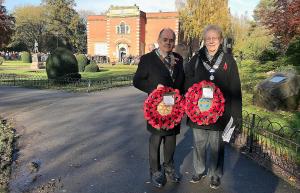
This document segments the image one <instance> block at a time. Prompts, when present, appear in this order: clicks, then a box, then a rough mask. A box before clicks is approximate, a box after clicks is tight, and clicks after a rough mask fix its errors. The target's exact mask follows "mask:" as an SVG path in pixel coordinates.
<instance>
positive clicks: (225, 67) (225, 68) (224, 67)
mask: <svg viewBox="0 0 300 193" xmlns="http://www.w3.org/2000/svg"><path fill="white" fill-rule="evenodd" d="M227 67H228V66H227V63H225V64H224V66H223V69H224V70H225V71H226V70H227Z"/></svg>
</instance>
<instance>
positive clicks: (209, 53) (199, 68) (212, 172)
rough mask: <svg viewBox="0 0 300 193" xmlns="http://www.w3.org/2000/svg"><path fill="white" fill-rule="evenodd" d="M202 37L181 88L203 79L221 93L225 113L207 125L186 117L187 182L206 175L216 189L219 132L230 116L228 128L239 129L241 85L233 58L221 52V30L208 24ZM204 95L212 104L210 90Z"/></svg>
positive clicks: (221, 145) (220, 159)
mask: <svg viewBox="0 0 300 193" xmlns="http://www.w3.org/2000/svg"><path fill="white" fill-rule="evenodd" d="M203 37H204V47H202V48H201V49H200V50H199V52H198V53H197V54H196V55H194V56H193V57H192V59H191V61H190V62H189V63H187V65H186V71H185V73H186V82H185V88H186V89H188V88H189V87H191V86H192V85H193V84H194V83H198V82H201V81H203V80H206V81H210V82H212V83H214V84H215V85H216V86H217V87H218V88H219V89H220V90H221V92H222V93H223V96H224V98H225V108H224V109H225V110H224V113H223V115H222V116H221V117H219V118H218V119H217V121H216V122H215V123H213V124H209V125H198V124H197V123H195V122H193V121H192V120H190V119H189V118H188V121H187V125H188V126H189V127H191V128H192V130H193V138H194V149H193V165H194V170H195V172H194V175H193V177H192V179H191V181H190V182H192V183H198V182H199V181H200V180H201V179H202V178H204V177H205V176H206V175H207V174H209V176H210V187H211V188H213V189H217V188H218V187H219V186H220V184H221V177H222V175H223V165H224V142H223V141H222V137H221V136H222V133H223V130H224V129H225V127H226V125H227V123H229V120H230V118H231V117H232V118H233V124H232V125H231V126H230V127H235V129H239V127H240V126H241V117H242V95H241V84H240V78H239V73H238V68H237V65H236V62H235V60H234V58H233V56H232V55H231V54H230V53H224V52H223V50H222V45H221V43H222V40H223V36H222V30H221V28H220V27H219V26H217V25H208V26H207V27H206V28H205V29H204V32H203ZM202 92H203V93H204V88H202ZM205 92H206V93H208V94H206V95H210V96H211V97H212V98H209V100H210V101H212V99H213V97H215V96H213V90H212V89H209V88H208V89H207V88H206V89H205ZM209 92H210V93H212V94H209ZM203 93H202V96H203V95H204V94H203ZM205 99H206V98H205ZM200 100H201V99H200ZM200 100H199V101H200ZM207 157H210V161H209V162H208V163H207V162H206V160H207ZM206 166H208V168H206Z"/></svg>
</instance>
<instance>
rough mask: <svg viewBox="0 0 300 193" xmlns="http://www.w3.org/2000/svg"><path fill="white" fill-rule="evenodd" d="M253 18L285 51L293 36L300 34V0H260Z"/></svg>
mask: <svg viewBox="0 0 300 193" xmlns="http://www.w3.org/2000/svg"><path fill="white" fill-rule="evenodd" d="M254 13H255V18H256V19H257V20H258V21H259V22H260V23H261V24H263V25H264V26H266V27H267V28H268V29H269V30H270V31H271V33H272V34H274V36H275V38H276V39H277V40H278V41H279V43H280V44H278V45H280V46H281V47H280V50H281V51H282V52H284V51H286V49H287V46H288V44H289V42H290V41H291V40H292V39H293V37H295V36H297V35H299V34H300V19H299V17H300V0H262V1H261V2H260V4H259V5H258V6H257V8H256V9H255V12H254Z"/></svg>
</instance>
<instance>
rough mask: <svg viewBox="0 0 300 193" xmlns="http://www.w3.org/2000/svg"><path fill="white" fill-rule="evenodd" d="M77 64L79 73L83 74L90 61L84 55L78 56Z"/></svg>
mask: <svg viewBox="0 0 300 193" xmlns="http://www.w3.org/2000/svg"><path fill="white" fill-rule="evenodd" d="M76 59H77V62H78V69H79V72H83V71H84V68H85V67H86V65H87V64H88V59H87V57H86V56H85V55H84V54H78V55H77V56H76Z"/></svg>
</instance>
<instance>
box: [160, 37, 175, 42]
mask: <svg viewBox="0 0 300 193" xmlns="http://www.w3.org/2000/svg"><path fill="white" fill-rule="evenodd" d="M162 41H163V42H170V43H174V42H175V40H174V39H169V38H162Z"/></svg>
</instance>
